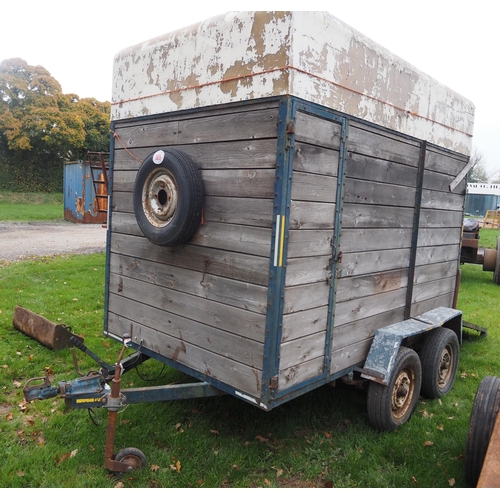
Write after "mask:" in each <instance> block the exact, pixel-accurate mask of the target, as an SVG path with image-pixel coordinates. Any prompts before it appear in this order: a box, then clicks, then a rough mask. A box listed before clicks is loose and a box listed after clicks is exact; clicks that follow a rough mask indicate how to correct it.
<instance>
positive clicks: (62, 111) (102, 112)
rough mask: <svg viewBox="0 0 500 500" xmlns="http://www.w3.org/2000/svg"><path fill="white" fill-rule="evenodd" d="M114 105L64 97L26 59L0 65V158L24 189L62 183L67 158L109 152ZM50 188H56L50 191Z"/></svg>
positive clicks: (44, 72)
mask: <svg viewBox="0 0 500 500" xmlns="http://www.w3.org/2000/svg"><path fill="white" fill-rule="evenodd" d="M109 113H110V104H109V103H108V102H105V103H102V102H99V101H97V100H96V99H92V98H89V99H80V98H79V97H78V96H77V95H76V94H63V93H62V90H61V86H60V84H59V82H58V81H57V80H56V79H55V78H54V77H52V76H51V74H50V73H49V72H48V71H47V70H46V69H45V68H43V67H42V66H30V65H29V64H28V63H26V61H24V60H23V59H19V58H16V59H7V60H5V61H3V62H2V63H1V64H0V160H1V161H2V166H3V167H4V178H5V174H6V173H7V174H8V177H9V178H10V182H11V184H15V185H16V186H17V187H18V188H21V189H23V190H28V191H33V190H35V191H36V190H47V189H49V185H52V187H54V186H55V184H58V185H59V191H61V190H62V171H63V170H62V169H63V164H64V161H65V160H77V159H85V154H86V152H87V151H89V150H90V151H109V126H110V121H109ZM50 190H52V188H50Z"/></svg>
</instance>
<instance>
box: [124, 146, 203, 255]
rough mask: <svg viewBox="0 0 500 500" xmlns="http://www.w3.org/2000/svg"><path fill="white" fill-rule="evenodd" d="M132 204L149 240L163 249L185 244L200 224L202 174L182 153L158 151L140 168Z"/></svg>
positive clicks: (170, 150)
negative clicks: (163, 247)
mask: <svg viewBox="0 0 500 500" xmlns="http://www.w3.org/2000/svg"><path fill="white" fill-rule="evenodd" d="M133 201H134V213H135V218H136V220H137V224H138V225H139V228H140V229H141V231H142V233H143V234H144V236H146V238H147V239H148V240H149V241H151V242H152V243H154V244H156V245H161V246H174V245H180V244H182V243H185V242H186V241H188V240H189V239H190V238H191V236H192V235H193V233H194V232H195V231H196V229H197V228H198V225H199V224H200V221H201V211H202V203H203V181H202V178H201V174H200V171H199V170H198V168H197V167H196V166H195V165H194V163H193V162H192V161H191V159H190V158H189V156H187V155H186V154H185V153H183V152H182V151H178V150H176V149H170V148H169V149H165V150H158V151H156V152H155V153H152V154H151V155H149V156H148V157H147V158H146V159H145V160H144V162H143V163H142V165H141V166H140V167H139V171H138V172H137V176H136V178H135V183H134V194H133Z"/></svg>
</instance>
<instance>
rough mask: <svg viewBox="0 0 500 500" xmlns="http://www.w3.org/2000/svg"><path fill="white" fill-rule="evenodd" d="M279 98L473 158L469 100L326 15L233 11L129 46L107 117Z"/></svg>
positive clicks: (120, 58) (116, 71) (117, 67)
mask: <svg viewBox="0 0 500 500" xmlns="http://www.w3.org/2000/svg"><path fill="white" fill-rule="evenodd" d="M282 95H294V96H297V97H300V98H303V99H305V100H307V101H310V102H314V103H318V104H321V105H324V106H327V107H329V108H331V109H334V110H338V111H341V112H344V113H347V114H349V115H352V116H355V117H359V118H362V119H364V120H367V121H369V122H372V123H375V124H378V125H381V126H384V127H387V128H390V129H392V130H396V131H398V132H402V133H405V134H408V135H411V136H413V137H417V138H419V139H424V140H427V141H429V142H431V143H434V144H437V145H440V146H443V147H445V148H447V149H451V150H453V151H457V152H460V153H463V154H466V155H469V154H470V150H471V142H472V130H473V122H474V105H473V104H472V103H471V102H470V101H469V100H467V99H465V98H463V97H462V96H460V95H459V94H457V93H456V92H454V91H452V90H451V89H449V88H448V87H446V86H444V85H442V84H441V83H439V82H437V81H436V80H435V79H433V78H431V77H430V76H428V75H426V74H425V73H423V72H421V71H419V70H418V69H416V68H415V67H413V66H412V65H410V64H408V63H407V62H405V61H404V60H402V59H400V58H399V57H397V56H396V55H394V54H392V53H391V52H389V51H388V50H386V49H384V48H383V47H381V46H380V45H378V44H376V43H375V42H373V41H372V40H370V39H369V38H367V37H365V36H363V35H362V34H361V33H359V32H357V31H356V30H354V29H353V28H351V27H349V26H347V25H346V24H344V23H343V22H342V21H340V20H339V19H337V18H336V17H334V16H332V15H331V14H329V13H326V12H229V13H227V14H223V15H220V16H217V17H213V18H211V19H208V20H207V21H204V22H202V23H200V24H195V25H192V26H189V27H187V28H184V29H180V30H178V31H175V32H172V33H168V34H166V35H163V36H160V37H157V38H154V39H151V40H148V41H146V42H144V43H141V44H138V45H135V46H133V47H130V48H128V49H125V50H123V51H121V52H119V53H118V54H117V55H116V57H115V61H114V67H113V92H112V106H111V119H112V120H113V121H116V120H121V119H125V118H132V117H138V116H149V115H154V114H158V113H164V112H170V111H179V110H187V109H192V108H197V107H201V106H210V105H216V104H222V103H229V102H235V101H242V100H248V99H256V98H262V97H270V96H282Z"/></svg>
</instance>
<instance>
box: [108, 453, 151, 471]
mask: <svg viewBox="0 0 500 500" xmlns="http://www.w3.org/2000/svg"><path fill="white" fill-rule="evenodd" d="M115 460H116V461H117V462H121V463H124V464H127V465H128V469H129V470H128V472H132V471H133V470H140V469H144V468H146V467H147V465H148V461H147V460H146V456H145V455H144V453H143V452H142V451H141V450H139V449H138V448H124V449H123V450H120V451H119V452H118V453H117V455H116V457H115ZM118 475H119V476H121V475H123V474H122V473H118Z"/></svg>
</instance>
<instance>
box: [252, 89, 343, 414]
mask: <svg viewBox="0 0 500 500" xmlns="http://www.w3.org/2000/svg"><path fill="white" fill-rule="evenodd" d="M299 110H300V111H303V112H305V113H309V114H311V115H314V116H319V117H321V118H323V119H326V120H329V121H333V122H336V123H338V124H339V125H340V126H341V130H342V135H341V138H340V144H339V149H340V154H339V163H338V165H335V166H333V168H334V169H335V172H336V173H337V176H338V178H337V196H336V203H335V220H334V234H333V245H332V258H331V273H332V279H331V281H330V292H329V303H328V318H327V331H326V336H325V359H324V364H323V371H322V373H321V374H320V375H318V376H317V377H314V378H312V379H309V380H307V381H305V382H303V383H301V384H297V385H295V386H293V387H291V388H288V389H285V390H279V389H278V378H279V368H280V346H281V339H282V319H283V307H284V290H285V278H286V263H287V249H288V232H289V216H290V205H291V193H292V174H293V163H294V148H295V117H296V114H297V111H299ZM347 137H348V121H347V119H346V118H345V117H342V116H339V115H338V114H337V113H335V112H333V111H332V110H330V109H328V108H325V107H322V106H319V105H315V104H312V103H310V102H308V101H303V100H301V99H298V98H296V97H288V98H286V99H283V100H282V102H281V106H280V114H279V127H278V152H277V169H276V184H275V204H274V212H273V216H274V222H273V231H272V246H271V259H270V266H269V268H270V269H269V277H270V278H269V287H268V311H267V321H266V340H265V345H264V369H263V376H262V385H263V386H262V401H263V402H264V403H265V404H266V406H267V407H269V408H272V407H275V406H277V405H278V404H281V403H282V402H284V401H285V400H288V399H291V397H292V396H295V395H297V394H302V393H305V392H308V391H310V390H313V389H315V388H317V387H320V386H321V385H324V384H325V383H326V382H328V381H331V380H334V379H335V378H339V377H340V376H343V375H344V374H346V373H348V372H350V371H352V369H349V370H347V371H346V373H342V374H339V373H336V374H333V375H330V353H331V346H332V338H333V326H334V317H335V293H336V279H335V277H336V270H337V262H338V259H339V253H338V251H337V249H338V248H340V235H341V227H342V209H343V198H344V196H343V194H344V186H345V183H344V175H345V163H346V156H347ZM278 252H279V255H277V253H278Z"/></svg>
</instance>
